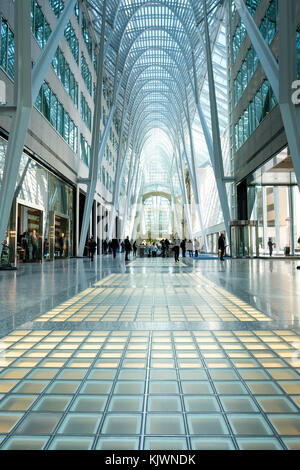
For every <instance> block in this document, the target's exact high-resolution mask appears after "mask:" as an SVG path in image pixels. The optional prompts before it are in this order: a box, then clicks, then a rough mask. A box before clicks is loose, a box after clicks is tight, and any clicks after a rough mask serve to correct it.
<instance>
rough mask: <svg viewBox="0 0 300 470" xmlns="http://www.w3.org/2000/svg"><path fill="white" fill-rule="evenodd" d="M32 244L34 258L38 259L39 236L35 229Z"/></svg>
mask: <svg viewBox="0 0 300 470" xmlns="http://www.w3.org/2000/svg"><path fill="white" fill-rule="evenodd" d="M31 245H32V259H33V260H36V259H38V236H37V233H36V230H35V229H33V230H32V235H31Z"/></svg>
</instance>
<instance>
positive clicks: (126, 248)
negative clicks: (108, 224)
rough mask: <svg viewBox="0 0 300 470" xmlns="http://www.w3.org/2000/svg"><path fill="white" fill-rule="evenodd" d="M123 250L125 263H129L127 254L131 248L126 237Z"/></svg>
mask: <svg viewBox="0 0 300 470" xmlns="http://www.w3.org/2000/svg"><path fill="white" fill-rule="evenodd" d="M124 249H125V261H129V254H130V252H131V250H132V248H131V243H130V241H129V237H128V236H127V238H126V239H125V241H124Z"/></svg>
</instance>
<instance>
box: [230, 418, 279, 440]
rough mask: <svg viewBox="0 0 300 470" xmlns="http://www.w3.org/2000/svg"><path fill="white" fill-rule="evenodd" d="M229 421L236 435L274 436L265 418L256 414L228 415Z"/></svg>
mask: <svg viewBox="0 0 300 470" xmlns="http://www.w3.org/2000/svg"><path fill="white" fill-rule="evenodd" d="M228 420H229V422H230V425H231V426H232V429H233V432H234V433H235V434H236V435H243V434H244V435H255V436H264V435H270V434H272V430H271V428H270V427H269V425H268V424H267V422H266V421H265V420H264V419H263V417H261V416H259V415H254V414H240V415H238V414H236V415H231V414H230V415H228Z"/></svg>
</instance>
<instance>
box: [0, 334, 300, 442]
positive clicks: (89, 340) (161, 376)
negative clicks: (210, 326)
mask: <svg viewBox="0 0 300 470" xmlns="http://www.w3.org/2000/svg"><path fill="white" fill-rule="evenodd" d="M62 326H63V325H62ZM299 344H300V335H299V332H297V331H293V330H283V331H280V330H275V331H271V330H266V331H258V330H255V331H242V330H239V331H214V332H213V331H194V332H190V331H175V332H170V331H154V332H150V331H88V330H84V331H70V330H68V331H65V330H63V329H62V330H61V331H58V330H55V331H51V330H50V329H49V330H40V331H39V330H15V331H14V332H13V333H11V334H9V335H8V336H6V337H5V338H2V339H1V345H0V351H1V358H0V449H42V448H43V449H48V448H49V449H160V448H161V449H165V450H168V449H210V448H213V449H300V415H299V411H300V358H299Z"/></svg>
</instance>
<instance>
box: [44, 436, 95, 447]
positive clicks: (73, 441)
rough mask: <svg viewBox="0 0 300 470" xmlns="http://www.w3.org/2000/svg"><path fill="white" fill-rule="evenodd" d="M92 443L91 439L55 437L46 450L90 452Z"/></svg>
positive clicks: (92, 439) (83, 437)
mask: <svg viewBox="0 0 300 470" xmlns="http://www.w3.org/2000/svg"><path fill="white" fill-rule="evenodd" d="M93 442H94V438H93V437H85V436H80V437H78V438H76V437H74V436H61V437H55V438H54V439H53V441H52V442H51V444H50V446H49V447H48V449H50V450H90V449H91V448H92V445H93Z"/></svg>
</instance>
